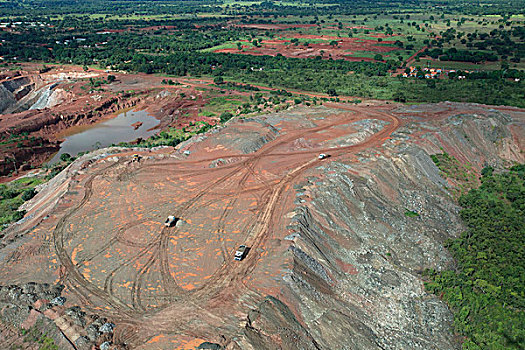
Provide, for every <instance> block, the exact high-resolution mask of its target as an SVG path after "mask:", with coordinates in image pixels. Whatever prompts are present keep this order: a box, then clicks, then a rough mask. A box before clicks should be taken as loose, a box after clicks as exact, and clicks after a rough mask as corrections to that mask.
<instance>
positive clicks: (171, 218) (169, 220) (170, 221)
mask: <svg viewBox="0 0 525 350" xmlns="http://www.w3.org/2000/svg"><path fill="white" fill-rule="evenodd" d="M177 221H179V219H178V218H176V217H175V216H173V215H170V216H168V218H167V219H166V221H164V226H166V227H172V226H174V225H175V224H176V223H177Z"/></svg>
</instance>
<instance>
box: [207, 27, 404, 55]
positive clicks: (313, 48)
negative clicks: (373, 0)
mask: <svg viewBox="0 0 525 350" xmlns="http://www.w3.org/2000/svg"><path fill="white" fill-rule="evenodd" d="M290 36H291V37H293V38H297V39H302V40H303V41H306V40H308V39H313V40H316V41H317V40H323V42H316V43H309V45H308V46H305V45H304V44H299V45H294V44H291V43H290V41H289V40H287V39H273V40H263V41H262V42H261V46H260V47H248V46H243V51H239V50H238V49H235V48H231V49H220V50H216V51H215V52H223V53H234V54H243V55H254V56H262V55H268V56H276V55H277V54H281V55H283V56H286V57H295V58H312V57H316V56H322V57H323V58H325V59H328V58H332V59H344V60H347V61H373V59H372V58H369V57H352V55H353V54H354V53H355V52H356V51H367V52H377V53H387V52H391V51H396V50H399V48H397V47H394V46H385V45H388V44H393V43H394V42H395V41H392V40H384V41H382V42H381V43H379V42H378V41H376V40H367V39H358V38H339V37H336V36H329V35H312V34H295V33H294V34H290ZM334 41H336V42H337V45H330V43H331V42H334ZM321 51H322V52H321Z"/></svg>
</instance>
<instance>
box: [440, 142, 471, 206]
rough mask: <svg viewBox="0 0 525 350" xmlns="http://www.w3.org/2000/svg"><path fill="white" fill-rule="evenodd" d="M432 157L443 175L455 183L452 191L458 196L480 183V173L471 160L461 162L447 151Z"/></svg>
mask: <svg viewBox="0 0 525 350" xmlns="http://www.w3.org/2000/svg"><path fill="white" fill-rule="evenodd" d="M430 157H431V158H432V161H433V162H434V164H436V166H437V167H438V168H439V170H440V171H441V175H442V176H443V177H444V178H446V179H449V180H451V181H452V182H453V183H454V185H455V186H454V188H452V192H453V194H454V196H455V197H456V198H459V197H460V196H461V195H463V194H466V193H467V192H468V191H470V190H471V189H473V188H475V187H477V186H478V185H479V181H478V174H477V173H476V172H475V171H474V169H473V168H472V165H471V164H470V163H469V162H466V163H460V162H459V161H458V160H457V159H456V158H455V157H454V156H451V155H450V154H448V153H446V152H445V153H441V154H433V155H431V156H430Z"/></svg>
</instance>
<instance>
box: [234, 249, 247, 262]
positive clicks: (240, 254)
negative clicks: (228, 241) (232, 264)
mask: <svg viewBox="0 0 525 350" xmlns="http://www.w3.org/2000/svg"><path fill="white" fill-rule="evenodd" d="M247 253H248V247H247V246H245V245H241V246H239V248H238V249H237V250H236V251H235V260H238V261H241V260H242V259H244V258H245V257H246V254H247Z"/></svg>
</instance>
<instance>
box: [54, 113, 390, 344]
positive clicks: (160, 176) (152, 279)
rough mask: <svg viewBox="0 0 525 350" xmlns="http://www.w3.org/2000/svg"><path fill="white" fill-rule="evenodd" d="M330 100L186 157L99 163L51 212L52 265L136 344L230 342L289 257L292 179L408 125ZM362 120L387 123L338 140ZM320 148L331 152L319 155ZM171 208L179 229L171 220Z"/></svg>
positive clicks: (72, 290) (239, 124) (214, 140)
mask: <svg viewBox="0 0 525 350" xmlns="http://www.w3.org/2000/svg"><path fill="white" fill-rule="evenodd" d="M329 107H330V108H331V109H326V108H325V109H321V110H316V112H315V113H314V114H312V115H311V116H303V115H301V116H299V117H298V116H293V115H290V117H289V118H282V119H280V120H278V121H275V120H274V125H270V124H269V123H267V122H261V121H260V120H245V121H242V120H239V121H234V122H233V123H230V125H229V126H228V127H226V128H225V129H223V130H221V131H220V132H218V133H216V134H215V135H211V136H209V137H208V138H205V139H204V140H201V141H200V142H195V143H193V144H190V145H189V146H187V147H186V148H187V149H191V155H190V157H188V158H187V159H183V158H184V156H183V155H182V152H180V151H182V149H181V150H179V151H175V152H172V154H171V155H169V157H168V155H166V154H163V159H149V158H150V157H148V154H146V153H145V154H143V155H144V157H143V158H142V159H141V160H140V161H138V162H134V161H132V157H131V156H130V155H125V154H123V155H117V157H113V158H111V157H109V158H106V159H103V160H99V161H97V162H95V163H94V164H92V165H91V166H90V169H88V170H87V171H85V172H81V173H79V174H78V175H76V176H75V178H74V182H73V183H72V184H71V185H70V189H69V191H68V196H67V197H66V198H64V200H63V202H62V203H60V204H59V205H58V206H57V208H56V209H55V213H54V214H55V215H56V217H57V220H58V221H57V224H56V226H55V228H54V230H53V232H52V243H53V245H54V249H55V252H56V261H54V262H52V263H50V265H49V270H50V271H56V274H57V275H58V278H59V281H60V282H62V283H64V284H65V285H66V287H67V289H66V292H67V293H68V294H69V295H70V298H71V299H73V300H78V301H79V302H80V303H82V305H85V306H86V307H87V308H92V309H94V310H99V311H100V310H104V312H105V313H106V314H107V315H108V316H109V317H110V318H111V319H113V320H115V321H116V323H117V330H116V333H115V336H116V339H115V340H116V341H118V342H122V343H126V344H129V345H130V346H131V347H132V348H134V347H138V346H139V345H141V344H144V343H145V342H146V341H148V340H151V339H157V338H155V337H156V336H158V335H162V336H163V337H167V338H168V339H171V340H169V341H171V343H173V344H175V345H177V341H178V340H177V339H179V340H180V339H183V338H184V337H194V338H198V339H210V338H213V337H216V336H217V334H224V335H225V337H226V338H227V337H228V334H231V332H230V330H231V327H236V326H237V325H238V322H239V317H242V312H245V311H246V305H243V304H250V303H253V302H255V301H256V300H257V298H260V296H264V295H266V294H270V293H272V292H273V291H274V288H275V287H276V283H275V279H276V278H278V276H279V275H280V273H281V269H282V266H281V264H282V261H280V260H279V259H278V258H276V256H278V255H276V254H277V253H276V252H277V251H278V250H279V249H278V248H275V247H274V246H275V242H276V239H277V238H276V237H278V238H279V239H282V237H283V236H284V235H285V234H284V232H285V226H283V225H284V224H285V221H286V220H285V219H283V217H284V213H287V212H289V210H290V208H293V205H292V201H293V196H294V193H293V190H292V187H293V185H294V184H295V183H296V182H297V181H298V180H299V179H300V178H301V177H304V176H305V173H307V172H308V171H309V170H312V169H313V168H315V167H320V166H322V165H323V163H324V162H329V161H331V160H334V159H338V158H340V157H343V158H346V159H348V158H352V157H353V156H355V154H356V153H358V152H360V151H363V150H365V149H368V148H373V147H379V146H380V145H381V144H382V143H383V142H384V141H385V140H386V139H387V138H388V137H389V136H390V134H391V133H392V132H394V131H395V130H396V129H397V128H398V126H399V124H400V122H399V120H398V119H397V118H396V117H395V116H393V115H390V114H388V113H386V112H385V111H382V110H380V109H378V108H367V109H364V108H359V107H353V106H347V105H341V104H330V105H329ZM294 118H295V119H294ZM363 120H372V121H377V122H381V123H382V125H383V126H382V127H381V128H380V129H379V130H378V131H376V132H375V133H373V134H371V135H368V136H367V137H366V138H365V139H364V140H362V141H359V142H353V143H352V144H350V145H346V146H342V147H336V146H334V142H335V143H337V142H338V141H337V140H339V139H341V138H342V137H346V136H348V135H350V134H353V133H355V132H356V131H358V130H356V126H354V123H356V122H360V121H363ZM268 130H270V132H269V134H271V135H273V136H268V135H266V136H265V137H266V140H265V142H266V143H264V144H263V145H262V146H261V147H258V149H257V150H256V151H255V152H252V153H248V154H246V153H245V152H241V151H240V150H239V148H242V147H238V146H235V145H238V144H239V143H242V142H245V141H246V139H248V140H249V139H250V137H254V135H255V131H257V133H258V134H257V135H255V139H254V140H255V141H254V142H256V141H257V142H258V141H260V135H261V134H262V133H264V132H266V133H268ZM243 132H244V133H245V134H244V135H243V134H242V133H243ZM239 133H240V135H239ZM243 145H244V144H243ZM320 153H328V154H330V156H331V158H329V159H325V160H319V159H318V158H317V156H318V155H319V154H320ZM152 158H153V157H152ZM167 215H174V216H176V217H179V218H181V221H180V225H176V226H174V227H169V228H168V227H165V226H164V225H163V221H164V219H165V217H166V216H167ZM240 244H246V245H247V246H249V247H250V248H251V249H250V251H249V253H248V255H247V256H246V258H245V259H244V260H243V261H240V262H239V261H234V260H233V254H234V252H235V249H236V248H237V247H238V246H239V245H240ZM280 254H282V251H281V252H280ZM51 258H52V257H51ZM50 273H52V272H50ZM243 298H244V299H246V298H248V299H247V300H244V301H241V299H243ZM243 310H244V311H243ZM170 337H172V338H170ZM181 337H182V338H181ZM147 344H148V343H146V345H143V347H144V348H157V347H156V345H151V346H150V347H148V345H147ZM173 344H172V346H175V345H173ZM179 345H180V344H179ZM177 346H178V345H177Z"/></svg>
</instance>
